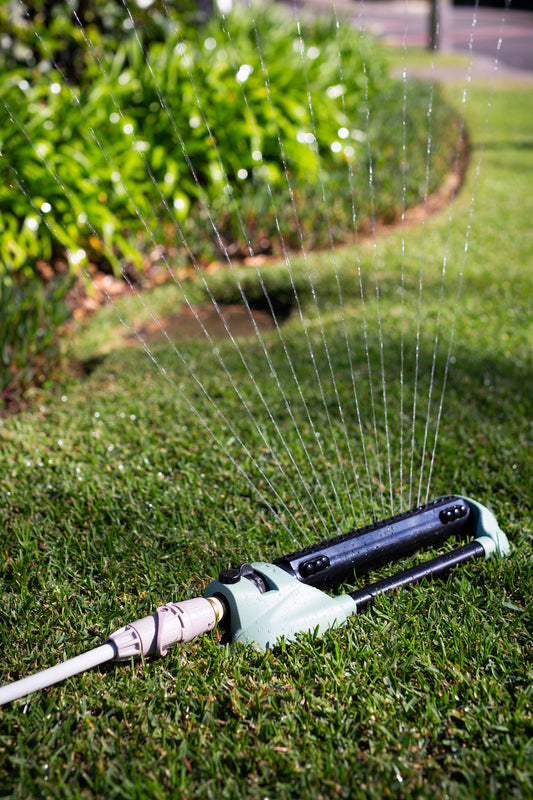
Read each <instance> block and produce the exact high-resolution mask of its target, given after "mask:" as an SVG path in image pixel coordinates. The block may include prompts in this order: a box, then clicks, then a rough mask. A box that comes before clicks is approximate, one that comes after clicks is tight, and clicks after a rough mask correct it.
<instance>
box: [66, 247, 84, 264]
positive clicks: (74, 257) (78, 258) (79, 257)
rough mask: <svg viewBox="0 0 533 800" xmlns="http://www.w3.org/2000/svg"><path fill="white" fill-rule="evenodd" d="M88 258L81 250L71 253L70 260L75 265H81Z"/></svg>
mask: <svg viewBox="0 0 533 800" xmlns="http://www.w3.org/2000/svg"><path fill="white" fill-rule="evenodd" d="M86 256H87V253H86V252H85V250H82V249H81V248H80V249H79V250H76V251H75V252H74V253H69V259H70V261H71V262H72V263H73V264H80V263H81V262H82V261H83V259H84V258H85V257H86Z"/></svg>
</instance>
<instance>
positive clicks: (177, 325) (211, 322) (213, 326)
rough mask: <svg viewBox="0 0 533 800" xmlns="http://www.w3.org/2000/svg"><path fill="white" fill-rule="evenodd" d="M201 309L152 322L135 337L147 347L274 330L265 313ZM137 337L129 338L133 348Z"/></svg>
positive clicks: (229, 308) (233, 308)
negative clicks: (168, 342)
mask: <svg viewBox="0 0 533 800" xmlns="http://www.w3.org/2000/svg"><path fill="white" fill-rule="evenodd" d="M218 308H219V310H217V309H216V308H215V306H214V305H212V304H209V305H203V306H198V307H197V308H195V309H194V311H193V310H191V309H190V308H183V309H181V310H180V311H178V312H176V313H175V314H171V315H169V316H168V317H164V318H162V319H161V320H159V324H158V323H156V322H155V321H154V320H151V321H150V322H149V323H147V324H146V325H143V326H142V327H141V328H139V329H138V331H137V333H138V335H139V337H140V338H142V340H143V341H145V342H147V343H148V344H152V343H153V342H158V341H161V342H162V341H165V340H166V341H168V340H169V339H170V341H178V340H180V339H196V338H198V337H202V336H205V335H206V332H207V333H208V334H209V336H211V337H212V338H213V339H223V338H229V337H230V336H231V337H233V338H235V339H237V338H243V337H246V336H255V335H256V331H257V330H259V331H261V332H264V331H269V330H271V329H272V328H273V327H274V320H273V319H272V316H271V314H269V312H268V311H260V310H255V309H254V310H252V311H251V312H248V310H247V309H246V308H244V307H243V306H238V305H227V306H219V307H218ZM137 341H138V338H137V336H135V335H134V334H131V336H129V337H128V344H135V343H136V342H137Z"/></svg>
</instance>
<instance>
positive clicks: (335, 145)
mask: <svg viewBox="0 0 533 800" xmlns="http://www.w3.org/2000/svg"><path fill="white" fill-rule="evenodd" d="M331 150H332V152H333V153H340V152H341V150H342V144H341V143H340V142H332V143H331Z"/></svg>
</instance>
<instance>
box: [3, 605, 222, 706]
mask: <svg viewBox="0 0 533 800" xmlns="http://www.w3.org/2000/svg"><path fill="white" fill-rule="evenodd" d="M223 614H224V606H223V605H222V603H221V602H220V600H218V599H217V598H216V597H209V598H205V597H195V598H194V599H192V600H185V601H184V602H182V603H168V604H167V605H166V606H161V607H160V608H158V609H157V611H156V612H155V613H154V614H151V615H150V616H149V617H143V618H142V619H138V620H136V621H135V622H131V623H130V624H129V625H125V626H124V627H123V628H119V630H118V631H115V633H113V634H111V636H110V637H109V638H108V640H107V642H106V643H105V644H103V645H101V646H100V647H95V648H94V649H93V650H88V651H87V652H86V653H82V654H81V655H79V656H75V657H74V658H70V659H69V660H68V661H63V662H62V663H61V664H56V665H55V666H54V667H50V668H49V669H45V670H43V671H42V672H37V673H36V674H35V675H30V676H29V677H27V678H22V679H21V680H19V681H15V682H14V683H8V684H6V685H5V686H0V705H4V704H5V703H11V702H12V701H13V700H18V699H19V698H20V697H25V695H27V694H31V693H32V692H36V691H38V690H39V689H46V687H48V686H52V685H53V684H54V683H59V681H62V680H65V678H70V677H72V675H77V674H78V673H79V672H84V671H85V670H87V669H91V668H92V667H97V666H99V665H100V664H105V663H106V661H126V660H128V659H130V658H135V657H138V656H141V655H150V654H151V653H157V654H158V655H162V656H164V655H165V654H166V652H167V650H168V648H169V647H171V645H173V644H177V643H181V644H185V643H186V642H190V641H191V639H194V638H195V637H196V636H198V635H199V634H200V633H207V631H210V630H213V628H214V627H215V626H216V624H217V622H218V621H219V620H220V619H221V618H222V616H223Z"/></svg>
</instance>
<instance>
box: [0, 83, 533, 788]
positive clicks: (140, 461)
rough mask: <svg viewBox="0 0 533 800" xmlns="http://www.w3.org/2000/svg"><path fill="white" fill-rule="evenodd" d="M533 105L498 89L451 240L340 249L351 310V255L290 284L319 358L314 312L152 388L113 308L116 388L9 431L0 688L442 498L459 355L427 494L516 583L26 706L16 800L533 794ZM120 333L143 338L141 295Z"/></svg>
mask: <svg viewBox="0 0 533 800" xmlns="http://www.w3.org/2000/svg"><path fill="white" fill-rule="evenodd" d="M449 91H450V95H451V97H452V99H453V100H454V101H457V100H458V99H460V97H461V91H462V87H460V88H459V87H458V88H457V91H455V89H452V88H450V89H449ZM531 97H532V94H531V89H530V88H527V89H525V88H524V89H516V88H513V87H510V86H509V87H505V89H503V88H502V89H500V90H499V91H498V92H497V94H496V96H495V97H494V98H493V102H492V109H491V114H490V124H489V128H488V132H487V137H486V141H485V149H484V154H483V162H482V170H481V173H480V175H479V178H477V177H476V164H477V160H478V157H479V152H480V151H479V148H480V145H481V139H482V132H483V127H484V120H485V116H486V113H487V103H488V100H489V91H488V89H487V90H485V89H483V88H479V87H478V88H475V89H474V90H473V91H472V96H471V98H470V99H469V101H468V104H467V122H468V127H469V132H470V144H471V148H472V156H471V163H470V168H469V172H468V176H467V180H466V183H465V185H464V187H463V189H462V191H461V193H460V195H459V196H458V198H457V199H456V201H455V203H454V205H453V209H452V211H453V220H452V224H451V225H450V223H449V208H446V209H445V210H444V211H442V212H439V213H438V214H437V215H435V216H434V217H432V218H431V220H430V221H429V222H428V223H427V225H426V226H424V227H422V226H418V227H417V226H415V227H411V228H409V230H408V231H407V232H406V237H405V247H404V248H402V235H401V231H396V232H393V233H387V234H384V235H383V236H381V237H380V238H379V239H378V242H377V244H376V247H375V248H374V246H373V243H372V242H371V241H370V242H368V243H364V244H362V246H361V247H360V248H359V249H358V250H357V251H356V249H355V248H354V247H350V246H348V247H346V248H343V249H339V250H338V251H337V254H336V256H337V259H336V263H337V273H338V278H339V283H340V284H341V286H342V289H343V297H344V308H343V312H342V313H341V311H340V310H339V303H338V295H337V285H336V281H335V275H334V271H333V265H332V257H331V254H329V253H322V254H321V253H316V254H313V255H312V256H310V258H309V262H308V264H306V263H304V262H303V261H302V260H301V259H300V260H298V259H295V260H294V263H293V268H294V271H295V276H296V279H297V280H298V281H299V282H300V283H301V286H302V297H303V304H304V305H303V310H302V314H303V315H304V316H305V319H306V334H304V332H303V329H302V323H301V320H300V318H299V314H298V312H297V310H293V312H292V314H291V316H290V317H289V318H288V320H287V321H285V322H284V323H283V327H282V330H283V342H284V344H282V342H281V340H280V337H279V336H278V334H277V332H276V331H275V330H274V331H271V332H270V333H267V334H265V336H264V342H263V343H261V342H258V341H257V340H256V339H250V340H241V341H240V344H239V349H236V348H235V346H234V345H233V344H232V343H231V342H230V341H222V340H221V341H220V342H217V347H218V349H217V351H216V352H213V351H212V349H211V347H210V346H206V343H205V341H203V340H193V339H191V340H187V341H185V342H184V343H180V344H179V346H177V347H179V349H178V352H176V350H175V349H174V348H173V347H171V346H170V345H169V344H168V343H167V342H165V341H164V340H163V341H161V342H159V343H157V342H156V343H154V344H153V345H151V347H152V349H153V354H154V356H155V358H156V360H157V365H156V364H155V363H154V361H153V360H151V359H150V358H148V357H146V356H145V355H144V353H143V350H142V347H141V346H140V345H139V344H137V346H130V345H128V344H127V342H126V339H127V336H128V333H129V332H128V330H127V329H125V328H124V327H123V326H122V325H120V323H119V322H117V314H116V311H115V310H114V309H106V310H104V311H102V312H101V314H100V315H99V316H98V317H97V318H95V319H94V320H93V321H92V322H91V323H90V324H89V325H88V326H87V327H86V328H85V329H84V330H83V331H80V332H79V333H78V334H77V339H76V341H74V342H73V351H74V352H75V353H76V355H77V356H78V357H79V358H84V359H88V358H89V357H91V358H93V361H92V363H91V369H92V371H91V373H90V374H89V375H87V376H85V377H83V378H72V379H70V380H68V381H65V383H64V384H63V385H61V386H57V387H56V388H55V390H54V391H53V392H50V393H48V394H43V393H39V394H37V395H36V396H35V398H34V402H33V404H32V406H31V407H30V408H29V409H28V410H26V411H24V412H23V413H20V414H18V415H16V416H12V417H9V418H4V419H2V420H1V421H0V437H1V441H2V461H1V463H0V494H1V499H2V502H1V504H0V513H1V518H2V546H1V554H2V557H1V561H0V586H1V590H2V603H1V607H0V614H1V625H0V635H1V641H2V657H1V660H0V682H2V683H3V682H7V681H10V680H13V679H16V678H18V677H22V676H24V675H26V674H29V673H31V672H33V671H35V670H37V669H42V668H45V667H48V666H51V665H52V664H54V663H56V662H57V661H60V660H63V659H64V658H66V657H70V656H73V655H75V654H77V653H79V652H82V651H85V650H87V649H89V648H91V647H93V646H96V645H97V644H99V643H101V642H102V641H103V640H104V639H105V636H106V634H107V633H108V632H110V631H112V630H114V629H116V628H117V627H119V626H120V625H122V624H125V623H126V622H128V621H131V620H133V619H136V618H138V617H140V616H143V615H144V614H147V613H149V612H150V611H151V610H153V609H154V608H155V607H156V606H158V605H160V604H161V603H164V602H166V601H168V600H176V599H180V598H181V599H183V598H187V597H193V596H195V595H198V594H201V593H202V591H203V588H204V586H205V585H206V583H207V582H208V580H209V579H210V578H212V577H215V576H216V575H217V574H218V572H219V570H220V569H221V568H224V567H226V566H228V565H229V564H235V563H239V562H241V561H244V560H247V559H254V560H259V559H265V560H272V559H273V558H275V557H276V556H278V555H280V554H281V553H283V552H284V551H287V550H288V549H293V546H294V541H295V540H297V541H298V542H299V543H300V544H303V543H304V542H305V541H306V539H307V538H309V539H310V540H311V541H316V540H317V538H318V537H319V536H320V537H321V538H324V536H325V535H326V533H325V531H326V530H329V531H330V532H331V534H333V533H334V532H335V531H336V530H337V529H339V530H345V529H347V527H348V526H350V525H353V524H355V523H357V524H362V523H363V522H364V521H365V520H368V518H369V517H371V516H372V515H373V514H374V515H375V516H376V517H377V518H380V517H381V516H383V515H384V514H385V513H389V512H390V510H391V507H392V509H393V510H394V511H398V510H400V508H406V507H407V506H408V505H409V504H410V503H414V502H416V499H417V496H418V489H419V486H420V488H421V493H422V496H424V494H425V492H426V487H427V485H428V480H429V464H430V455H431V450H432V447H433V438H434V434H435V428H436V420H437V418H438V417H439V401H440V397H441V393H442V389H443V385H444V376H445V362H446V355H447V352H448V349H449V347H450V336H451V334H452V332H453V341H452V342H451V344H452V350H453V363H452V365H451V369H450V371H449V373H448V375H447V385H446V393H445V402H444V405H443V408H442V414H441V415H440V430H439V439H438V444H437V448H436V458H435V463H434V466H433V469H432V474H431V487H430V496H431V497H433V496H438V495H440V494H443V493H447V492H456V493H461V494H464V495H467V496H472V497H474V498H476V499H478V500H479V501H480V502H483V503H485V504H486V505H488V506H490V508H491V509H492V510H493V511H494V513H495V514H496V515H497V517H498V518H499V520H500V523H501V525H502V527H503V528H504V530H505V531H506V532H507V533H508V535H509V538H510V541H511V545H512V552H511V555H510V557H509V558H508V559H506V560H505V561H501V562H499V561H497V560H494V561H491V562H487V563H480V562H476V563H474V564H472V565H470V566H468V567H466V568H462V569H460V570H459V571H458V572H456V573H455V574H453V575H452V576H451V577H450V578H449V579H448V581H447V582H446V583H444V584H434V585H421V586H418V587H414V588H412V589H410V590H405V591H402V592H399V593H398V594H397V595H395V596H394V597H387V598H383V599H381V600H380V601H379V602H378V603H376V605H375V607H374V610H373V611H372V613H370V612H369V613H364V614H362V615H360V616H358V617H356V618H354V619H353V620H352V621H351V622H350V623H349V624H347V625H345V626H344V627H343V628H342V629H340V630H338V631H335V632H331V633H330V634H328V635H327V636H325V637H323V638H321V639H316V638H314V637H313V636H311V635H309V636H306V637H304V638H303V639H302V641H301V642H300V643H298V644H297V645H293V646H290V647H279V648H278V649H276V650H274V651H273V652H269V653H267V654H258V653H256V652H254V651H253V650H251V649H249V648H242V647H235V648H229V647H224V646H221V645H220V644H219V643H218V642H217V640H216V638H215V637H209V636H208V637H204V638H203V639H201V640H198V642H197V643H194V644H192V645H189V646H187V647H185V648H183V649H179V648H176V649H174V650H172V651H170V652H169V654H168V656H167V657H166V658H165V659H162V660H159V661H150V662H147V663H138V664H135V665H127V664H126V665H120V666H111V667H109V668H107V667H104V668H99V669H95V670H93V671H91V672H88V673H86V674H83V675H80V676H78V677H76V678H73V679H71V680H68V681H66V682H65V683H63V684H60V685H57V686H55V687H53V688H51V689H49V690H47V691H44V692H41V693H39V694H37V695H33V696H31V697H29V698H27V699H25V700H21V701H17V702H15V703H13V704H12V705H11V706H7V707H4V708H2V709H0V797H2V798H8V797H9V798H28V797H35V798H37V797H47V798H48V797H50V798H77V797H79V798H89V797H101V798H106V800H108V798H123V797H124V798H126V797H127V798H129V800H132V799H133V798H148V797H149V798H164V797H184V798H185V797H187V798H192V797H198V798H236V797H239V798H240V797H250V798H268V797H270V798H286V797H300V796H304V797H305V796H308V797H317V798H318V797H324V798H332V797H369V796H371V797H376V798H378V797H379V798H387V797H406V798H409V797H435V796H436V797H445V796H448V797H453V798H471V797H506V798H510V797H514V798H524V797H529V796H532V795H533V767H532V764H533V723H532V717H533V714H532V710H533V709H532V702H533V699H532V694H533V635H532V622H533V607H532V601H531V592H532V587H533V580H532V577H533V576H532V566H531V564H532V539H533V534H532V528H531V508H532V501H531V481H532V470H531V461H532V459H531V443H532V437H533V428H532V426H533V406H532V396H531V383H532V379H533V362H532V356H531V353H532V346H533V326H532V306H531V268H532V266H533V264H532V259H533V233H532V227H531V215H530V209H529V208H528V203H527V199H528V198H529V195H530V175H531V171H532V169H533V150H532V148H531V113H530V109H531ZM473 193H475V196H474V197H475V199H474V213H473V216H472V219H471V220H470V216H469V215H470V209H471V200H472V195H473ZM467 232H468V252H467V253H466V256H465V237H466V236H467ZM402 250H404V255H403V257H402ZM357 253H358V254H359V255H357ZM421 254H423V262H422V260H421ZM443 256H445V257H446V262H447V269H446V275H445V280H444V283H443V281H442V263H443ZM358 258H359V259H360V264H361V275H362V284H363V288H364V297H365V302H364V307H363V306H362V303H361V296H360V286H359V279H358V274H357V269H356V265H357V261H358ZM402 262H403V291H402V290H401V287H402V283H401V280H400V276H401V274H402ZM421 264H422V265H423V270H422V273H421ZM463 266H464V274H462V273H463ZM274 269H275V268H274V267H272V265H267V266H265V267H264V268H263V270H264V274H265V276H266V274H267V272H268V270H274ZM277 269H278V270H280V271H281V270H282V267H278V268H277ZM308 269H309V271H311V273H312V274H313V276H314V277H315V279H316V283H317V287H318V293H317V297H318V300H317V303H316V304H315V302H314V300H313V296H312V294H311V293H310V292H309V291H307V293H306V291H305V286H306V280H307V278H306V275H307V270H308ZM250 275H251V272H250V270H248V273H247V278H246V279H247V280H248V281H249V283H250V291H253V289H254V287H253V284H254V281H256V283H257V278H256V277H254V276H253V274H252V276H251V277H250ZM376 275H378V277H379V287H380V294H379V303H378V299H377V297H376V291H375V276H376ZM209 280H210V282H211V286H212V290H213V291H216V292H217V293H223V291H224V281H225V280H226V279H225V278H224V279H223V278H222V277H221V276H220V275H219V274H215V275H214V276H212V277H211V278H210V279H209ZM285 281H286V278H285ZM421 281H422V300H421V303H420V309H421V313H420V316H419V314H418V304H419V288H420V282H421ZM299 285H300V284H299ZM459 289H461V292H460V300H459V307H458V311H457V314H455V307H456V298H457V296H458V292H459ZM191 292H192V296H193V297H194V298H198V299H199V300H201V298H202V297H203V292H204V290H203V289H202V287H192V288H191ZM146 303H147V305H148V306H149V307H150V309H154V310H155V311H156V312H157V313H158V314H162V315H168V314H170V313H171V312H172V311H175V310H176V309H177V308H179V307H180V306H181V305H182V300H181V298H180V296H179V292H178V290H177V289H176V290H174V289H172V288H169V287H166V288H164V289H159V290H157V291H155V292H154V294H153V295H152V296H151V297H147V298H146ZM378 311H379V316H378ZM120 314H121V315H122V316H123V317H124V318H126V319H127V320H131V321H132V323H135V324H143V321H144V322H146V318H147V315H146V312H145V311H144V310H143V309H142V308H141V307H140V306H139V303H138V302H137V301H136V299H135V298H132V299H127V300H124V301H122V302H121V304H120ZM380 328H381V337H380ZM322 330H323V331H324V333H325V336H326V341H327V343H328V347H327V348H326V347H325V346H324V345H323V337H322ZM365 331H366V334H365V333H364V332H365ZM435 340H437V346H436V348H435V347H434V343H435ZM365 341H366V345H367V346H365ZM309 342H311V345H312V349H313V352H314V354H315V355H314V357H315V362H314V363H313V362H312V361H311V359H310V355H309V344H308V343H309ZM347 342H348V344H349V352H350V354H351V359H352V369H353V373H354V375H355V387H356V391H355V394H356V396H357V406H356V403H355V401H354V388H353V384H352V380H351V375H350V369H349V365H348V361H349V359H348V357H347V353H348V350H347ZM402 342H403V347H402ZM417 342H418V345H417ZM266 353H267V354H268V358H269V360H270V361H267V358H266ZM402 353H403V355H402ZM434 353H435V356H434ZM99 355H101V358H98V357H97V356H99ZM222 365H224V366H222ZM432 371H433V372H434V383H433V389H432V390H431V406H430V407H429V410H428V393H429V390H430V385H431V382H430V377H431V373H432ZM332 373H333V375H334V376H335V382H336V383H335V386H334V385H333V382H332V379H331V375H332ZM230 376H231V378H230ZM273 376H275V377H273ZM295 376H297V378H298V381H299V384H297V383H296V380H295ZM317 376H318V377H317ZM319 378H320V380H319ZM234 384H235V385H234ZM298 385H299V386H301V392H300V391H299V390H298ZM202 387H204V388H205V390H206V392H207V394H208V395H209V396H207V394H206V392H204V389H203V388H202ZM383 387H385V392H384V391H383ZM415 393H416V396H415ZM384 395H385V396H384ZM284 398H287V401H290V402H288V407H287V406H286V404H285V401H284ZM415 400H416V407H417V416H416V422H415V425H414V429H413V427H412V425H411V417H412V409H413V406H414V404H415ZM372 401H373V403H374V409H373V410H372ZM339 402H340V404H341V407H342V409H343V415H341V414H340V413H339V410H338V406H339ZM288 408H290V412H289V411H288ZM357 408H358V409H359V411H358V412H357ZM426 418H427V419H428V425H427V429H426V426H425V421H426ZM293 419H295V420H297V421H298V428H296V426H295V425H294V424H293ZM359 423H360V424H359ZM208 430H209V431H211V432H212V433H208V432H207V431H208ZM317 434H320V435H318V436H317ZM214 437H216V438H214ZM243 445H244V447H243ZM363 453H365V454H366V465H365V459H364V458H363ZM411 454H413V455H411ZM352 459H353V464H352ZM253 487H256V488H258V489H259V493H258V492H256V491H255V489H254V488H253Z"/></svg>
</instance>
